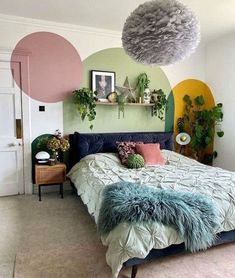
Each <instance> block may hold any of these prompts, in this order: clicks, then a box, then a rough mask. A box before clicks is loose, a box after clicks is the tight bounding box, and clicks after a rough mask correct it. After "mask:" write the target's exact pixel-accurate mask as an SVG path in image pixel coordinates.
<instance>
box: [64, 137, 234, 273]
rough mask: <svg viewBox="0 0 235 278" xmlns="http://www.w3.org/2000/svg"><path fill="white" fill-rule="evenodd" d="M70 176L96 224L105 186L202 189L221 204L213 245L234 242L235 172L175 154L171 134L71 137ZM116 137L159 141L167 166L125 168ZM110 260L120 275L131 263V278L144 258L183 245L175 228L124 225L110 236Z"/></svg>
mask: <svg viewBox="0 0 235 278" xmlns="http://www.w3.org/2000/svg"><path fill="white" fill-rule="evenodd" d="M69 138H70V144H71V150H70V163H71V165H70V167H72V169H71V171H70V172H69V174H68V177H69V178H70V180H71V181H72V183H73V184H74V186H75V187H76V190H77V193H78V195H80V197H81V199H82V201H83V202H84V204H85V205H86V206H87V208H88V212H89V213H90V215H91V216H92V217H93V218H94V220H95V222H96V223H97V220H98V215H99V209H100V206H101V202H102V192H103V189H104V188H105V187H106V186H107V185H109V184H112V183H115V182H118V181H122V180H123V181H129V182H133V181H135V182H136V181H137V182H139V183H142V184H145V183H146V184H150V185H153V186H157V187H164V188H170V189H173V190H186V191H191V192H199V193H202V194H206V195H207V196H209V197H211V198H212V199H213V200H214V201H215V203H216V205H217V206H218V208H219V212H220V217H221V225H220V228H219V229H218V231H217V234H218V237H217V240H216V242H215V245H218V244H222V243H226V242H231V241H234V240H235V173H233V172H229V171H226V170H222V169H220V168H216V167H211V166H205V165H202V164H200V163H198V162H197V161H195V160H193V159H190V158H187V157H184V156H182V155H180V154H177V153H175V152H172V147H173V136H172V133H171V132H144V133H143V132H140V133H106V134H79V133H74V134H71V135H70V136H69ZM117 141H135V142H144V143H160V147H161V150H162V153H163V156H164V158H165V159H166V160H167V161H168V164H167V165H164V166H157V167H156V166H155V167H153V166H152V167H146V168H142V169H138V170H134V169H132V170H130V169H127V168H125V167H124V166H123V165H122V164H121V163H120V160H119V158H118V155H117V147H116V142H117ZM101 240H102V243H103V244H104V245H106V246H108V250H107V253H106V261H107V263H108V265H109V266H110V267H111V269H112V273H113V277H117V276H118V273H119V271H120V269H121V268H122V266H132V274H131V275H132V276H131V277H132V278H134V277H135V276H136V273H137V266H138V265H139V264H141V263H143V262H146V261H149V260H152V259H156V258H159V257H163V256H168V255H172V254H176V253H179V252H184V251H185V246H184V243H183V242H182V239H181V238H180V237H179V235H178V234H177V232H176V230H174V229H173V228H171V227H167V226H165V225H162V224H161V223H154V224H151V225H150V224H140V225H139V224H131V223H120V224H119V225H118V226H117V227H116V228H115V229H113V230H112V231H111V232H110V233H109V234H108V235H107V236H102V237H101Z"/></svg>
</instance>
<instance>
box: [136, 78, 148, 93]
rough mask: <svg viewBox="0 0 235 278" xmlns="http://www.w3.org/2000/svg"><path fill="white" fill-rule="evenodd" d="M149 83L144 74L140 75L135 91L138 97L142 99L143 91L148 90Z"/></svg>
mask: <svg viewBox="0 0 235 278" xmlns="http://www.w3.org/2000/svg"><path fill="white" fill-rule="evenodd" d="M149 83H150V80H149V79H148V76H147V74H146V73H141V74H140V75H139V76H138V77H137V84H136V90H137V92H138V97H141V98H143V97H144V90H145V89H146V88H148V85H149Z"/></svg>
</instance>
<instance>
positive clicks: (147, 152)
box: [135, 144, 165, 165]
mask: <svg viewBox="0 0 235 278" xmlns="http://www.w3.org/2000/svg"><path fill="white" fill-rule="evenodd" d="M135 149H136V152H137V153H139V154H141V155H142V156H143V158H144V161H145V165H164V164H165V160H164V158H163V156H162V153H161V150H160V145H159V144H136V146H135Z"/></svg>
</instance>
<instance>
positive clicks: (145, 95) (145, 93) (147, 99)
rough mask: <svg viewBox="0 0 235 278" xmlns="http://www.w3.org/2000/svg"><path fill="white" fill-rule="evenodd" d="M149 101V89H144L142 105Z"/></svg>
mask: <svg viewBox="0 0 235 278" xmlns="http://www.w3.org/2000/svg"><path fill="white" fill-rule="evenodd" d="M150 100H151V92H150V89H149V88H145V89H144V103H146V104H149V103H150Z"/></svg>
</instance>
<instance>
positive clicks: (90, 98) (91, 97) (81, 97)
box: [73, 88, 97, 129]
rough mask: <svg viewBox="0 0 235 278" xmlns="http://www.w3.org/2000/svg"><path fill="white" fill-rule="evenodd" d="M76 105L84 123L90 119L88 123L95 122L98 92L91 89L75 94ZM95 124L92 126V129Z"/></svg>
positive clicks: (80, 90)
mask: <svg viewBox="0 0 235 278" xmlns="http://www.w3.org/2000/svg"><path fill="white" fill-rule="evenodd" d="M73 98H74V103H75V104H76V105H77V108H78V111H79V113H80V115H81V119H82V121H84V120H85V118H86V117H87V118H88V121H90V122H91V121H94V120H95V117H96V110H95V108H96V101H97V97H96V92H92V90H90V89H89V88H82V89H79V90H75V91H74V92H73ZM92 128H93V124H91V125H90V129H92Z"/></svg>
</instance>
